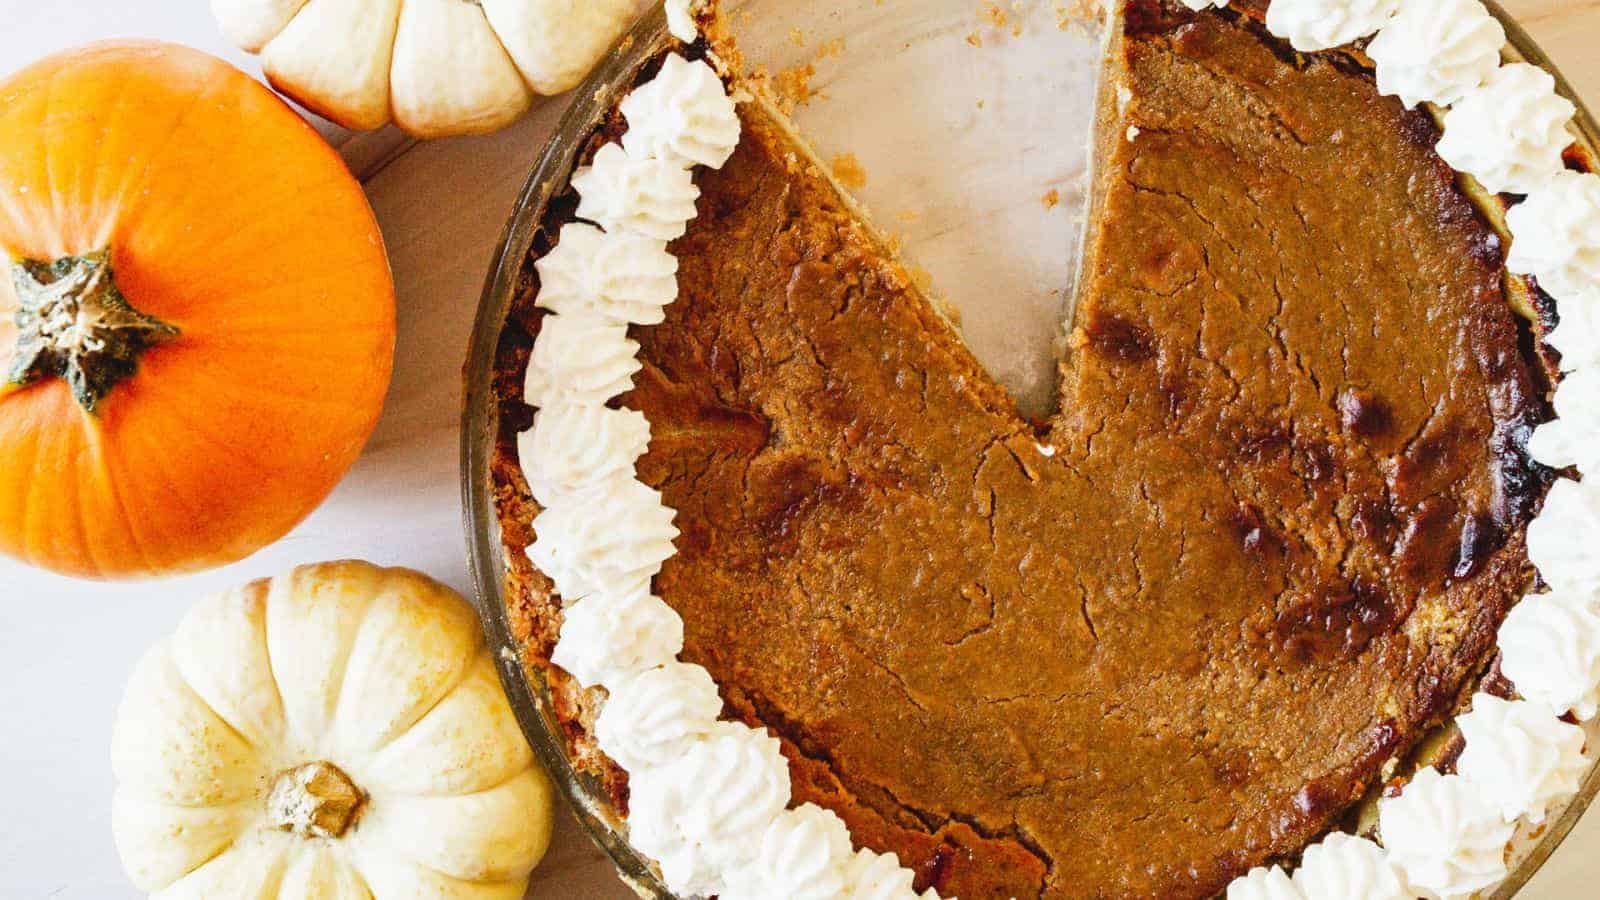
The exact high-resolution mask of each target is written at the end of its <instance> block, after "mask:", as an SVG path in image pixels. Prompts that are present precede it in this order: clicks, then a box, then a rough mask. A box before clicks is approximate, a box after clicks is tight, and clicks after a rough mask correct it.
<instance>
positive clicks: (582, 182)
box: [572, 144, 700, 241]
mask: <svg viewBox="0 0 1600 900" xmlns="http://www.w3.org/2000/svg"><path fill="white" fill-rule="evenodd" d="M572 188H573V190H575V191H577V192H578V196H579V198H580V199H579V201H578V218H580V219H587V220H589V221H590V222H594V223H596V224H598V225H599V226H600V227H602V228H604V229H605V230H606V231H617V230H621V231H631V232H634V233H636V234H639V235H642V236H644V237H649V238H655V239H656V240H660V241H671V240H676V239H677V238H680V237H683V233H684V231H685V230H686V229H687V228H688V223H689V220H690V219H692V218H694V213H695V208H694V202H695V200H697V199H699V197H700V189H699V188H697V187H695V186H694V176H693V174H692V173H691V172H690V171H689V170H688V169H685V168H683V167H682V166H680V165H678V163H677V162H676V161H673V160H665V159H657V158H655V157H642V158H641V157H635V156H633V155H632V154H630V153H628V151H627V150H624V149H623V148H622V145H620V144H607V145H605V146H604V147H601V148H600V151H599V152H598V153H596V154H595V155H594V162H593V163H591V164H590V165H589V166H587V167H585V168H583V169H580V170H578V171H577V172H576V173H575V174H574V175H573V176H572Z"/></svg>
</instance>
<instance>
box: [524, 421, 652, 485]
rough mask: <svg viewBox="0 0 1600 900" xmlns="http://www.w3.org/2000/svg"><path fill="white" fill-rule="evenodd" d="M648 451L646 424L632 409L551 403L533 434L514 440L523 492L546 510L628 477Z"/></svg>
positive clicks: (528, 432)
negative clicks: (525, 488)
mask: <svg viewBox="0 0 1600 900" xmlns="http://www.w3.org/2000/svg"><path fill="white" fill-rule="evenodd" d="M649 445H650V422H649V421H648V420H646V419H645V417H644V415H643V414H642V413H639V412H636V411H634V410H631V409H612V408H610V407H608V406H599V405H597V404H574V403H556V404H554V405H551V406H546V407H544V408H542V409H540V410H539V412H538V413H536V414H535V415H534V418H533V428H532V429H530V430H528V431H525V432H523V433H522V434H520V435H518V436H517V454H518V457H519V459H520V460H521V461H522V471H523V472H525V473H527V477H528V487H529V489H530V490H531V491H532V492H533V499H535V500H537V501H539V505H540V506H543V507H546V508H549V507H551V506H554V505H557V504H559V503H560V501H561V499H562V498H563V497H568V496H572V495H575V494H581V493H585V492H588V491H593V490H595V489H596V488H598V487H600V486H601V485H603V484H606V483H608V482H612V481H617V480H626V479H629V478H632V477H633V474H634V464H635V463H636V462H637V461H638V459H639V457H641V456H643V455H644V451H645V448H646V447H648V446H649Z"/></svg>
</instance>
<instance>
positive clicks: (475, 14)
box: [211, 0, 641, 137]
mask: <svg viewBox="0 0 1600 900" xmlns="http://www.w3.org/2000/svg"><path fill="white" fill-rule="evenodd" d="M640 5H641V4H640V0H211V8H212V11H213V12H214V13H215V14H216V17H217V21H218V23H219V24H220V25H221V26H222V31H223V33H224V34H226V35H227V37H228V39H229V40H231V41H233V42H234V43H235V44H237V45H239V46H240V47H242V48H244V49H245V50H247V51H249V52H251V53H259V54H261V66H262V68H263V69H264V70H265V71H266V74H267V79H268V80H269V81H271V82H272V85H273V87H276V88H277V89H278V90H280V91H282V92H283V93H285V94H287V95H289V96H290V97H293V98H294V99H295V100H296V101H298V102H299V103H300V104H301V105H303V106H305V107H306V108H308V109H310V110H312V111H314V112H317V113H320V114H321V115H323V116H326V117H327V118H329V119H332V120H333V121H335V122H337V123H339V124H340V125H343V126H345V127H347V128H354V129H358V130H370V129H373V128H378V127H381V126H383V125H384V124H386V123H388V122H389V121H390V120H391V119H392V120H393V121H394V122H395V123H396V124H397V125H399V126H400V128H401V129H403V130H404V131H406V132H407V133H409V134H413V135H416V136H417V137H443V136H446V135H454V134H480V133H484V132H489V131H495V130H497V129H500V128H503V127H505V126H506V125H509V124H510V123H511V122H513V121H515V120H516V119H517V118H518V117H520V116H521V115H522V114H523V113H524V112H526V111H527V109H528V107H529V106H530V105H531V104H532V102H533V97H534V95H535V94H543V95H551V94H559V93H561V92H562V91H566V90H570V89H571V88H573V87H575V86H577V84H578V82H579V81H581V80H583V76H584V75H586V74H587V73H588V71H589V69H590V68H592V67H593V66H594V64H595V62H597V61H598V60H599V59H600V57H601V56H602V55H604V54H605V52H606V51H607V50H608V49H610V47H611V44H612V43H613V42H614V41H615V40H616V39H617V37H618V36H619V35H621V33H622V30H623V28H624V27H626V25H627V23H628V22H629V20H630V19H631V18H632V17H633V16H634V15H635V14H636V13H637V12H638V10H639V8H640Z"/></svg>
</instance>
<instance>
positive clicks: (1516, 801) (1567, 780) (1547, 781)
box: [1456, 694, 1589, 825]
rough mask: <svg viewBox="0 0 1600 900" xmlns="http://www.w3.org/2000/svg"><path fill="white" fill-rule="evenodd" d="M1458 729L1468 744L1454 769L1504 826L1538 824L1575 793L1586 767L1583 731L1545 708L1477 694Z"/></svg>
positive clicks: (1459, 718) (1525, 702)
mask: <svg viewBox="0 0 1600 900" xmlns="http://www.w3.org/2000/svg"><path fill="white" fill-rule="evenodd" d="M1456 725H1457V726H1458V727H1459V728H1460V729H1461V736H1462V737H1463V738H1465V739H1466V742H1467V746H1466V749H1465V750H1464V751H1462V754H1461V759H1460V760H1458V761H1457V763H1456V771H1457V772H1458V773H1460V775H1461V777H1463V778H1465V779H1466V780H1467V781H1468V782H1469V783H1470V784H1473V785H1475V786H1476V787H1477V788H1478V789H1479V791H1480V793H1481V794H1482V795H1483V797H1484V798H1485V799H1487V800H1488V801H1489V802H1490V803H1492V804H1494V805H1495V806H1497V807H1498V808H1499V810H1500V815H1501V817H1503V818H1504V819H1505V820H1506V821H1507V822H1515V821H1516V820H1517V819H1519V818H1526V819H1527V820H1528V821H1529V822H1531V823H1533V824H1534V825H1538V824H1541V823H1542V822H1544V819H1545V814H1546V813H1547V812H1548V811H1549V809H1550V807H1551V806H1552V805H1554V804H1556V803H1559V802H1560V801H1562V800H1564V799H1566V798H1567V797H1570V796H1572V795H1573V794H1576V793H1577V792H1578V785H1579V783H1581V782H1582V781H1583V775H1584V773H1585V772H1587V771H1588V769H1589V760H1587V759H1585V758H1584V755H1583V740H1584V736H1583V729H1582V728H1579V727H1578V726H1576V725H1569V724H1568V723H1566V722H1563V721H1561V719H1559V718H1557V716H1556V712H1555V710H1554V709H1553V708H1551V707H1549V706H1545V705H1543V704H1538V703H1529V702H1527V701H1525V700H1515V701H1513V700H1502V699H1501V698H1499V697H1495V696H1493V695H1491V694H1478V695H1477V696H1476V697H1473V698H1472V711H1471V712H1469V713H1467V714H1466V715H1463V716H1460V717H1458V718H1457V719H1456Z"/></svg>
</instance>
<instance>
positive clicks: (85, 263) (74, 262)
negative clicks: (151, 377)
mask: <svg viewBox="0 0 1600 900" xmlns="http://www.w3.org/2000/svg"><path fill="white" fill-rule="evenodd" d="M11 281H12V284H13V285H14V286H15V288H16V292H17V300H18V301H19V304H18V307H17V315H16V324H17V345H16V352H15V353H14V354H13V355H12V359H11V367H10V370H9V371H7V372H6V374H5V379H6V387H8V388H18V387H25V386H27V385H30V384H33V383H35V382H38V381H43V380H45V379H48V378H65V379H66V380H67V384H68V386H70V387H71V388H72V396H73V397H75V398H77V401H78V403H79V405H81V406H82V407H83V408H84V410H85V411H86V412H89V413H93V412H94V411H95V408H96V407H98V406H99V405H100V401H102V400H104V399H105V398H106V395H108V394H110V393H111V391H112V389H114V388H115V387H116V386H117V385H119V384H121V383H122V382H123V381H126V380H127V379H129V378H131V377H133V375H134V373H136V372H138V371H139V357H140V356H142V355H143V354H144V352H145V351H146V350H149V349H150V348H151V347H154V346H155V345H157V344H159V343H162V342H164V341H169V340H171V339H173V338H175V337H177V336H178V329H177V328H175V327H173V326H171V325H168V324H167V323H165V322H163V321H161V320H159V319H156V318H154V317H152V316H147V315H145V314H144V313H141V312H139V311H138V310H136V309H134V308H133V306H132V305H130V304H129V303H128V300H127V298H126V297H124V296H123V295H122V291H120V290H118V289H117V282H116V278H115V277H113V272H112V268H111V253H110V252H109V251H105V250H101V251H99V252H96V253H87V254H84V255H82V256H67V257H62V258H61V259H58V260H56V261H55V262H49V263H47V262H40V261H38V260H31V259H22V260H14V261H13V262H12V264H11Z"/></svg>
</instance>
